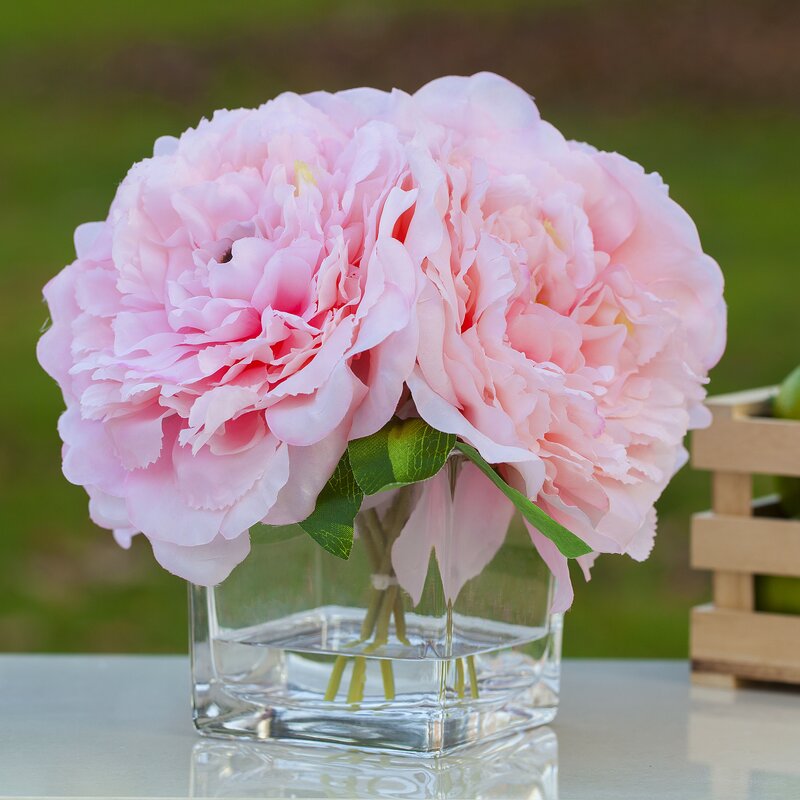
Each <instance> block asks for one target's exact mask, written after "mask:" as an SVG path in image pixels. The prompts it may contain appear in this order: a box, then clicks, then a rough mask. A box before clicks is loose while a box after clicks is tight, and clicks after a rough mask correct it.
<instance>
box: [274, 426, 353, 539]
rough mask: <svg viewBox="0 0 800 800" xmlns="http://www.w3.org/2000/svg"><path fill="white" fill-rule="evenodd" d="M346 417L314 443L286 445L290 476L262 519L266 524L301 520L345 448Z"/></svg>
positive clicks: (315, 501) (280, 523) (314, 504)
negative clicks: (294, 445)
mask: <svg viewBox="0 0 800 800" xmlns="http://www.w3.org/2000/svg"><path fill="white" fill-rule="evenodd" d="M348 428H349V420H345V421H344V422H343V423H342V424H341V425H339V427H338V428H337V429H336V430H335V431H333V432H332V433H330V434H329V435H328V436H326V437H325V438H324V439H322V440H321V441H320V442H317V443H316V444H312V445H310V446H308V447H291V446H290V447H289V448H288V453H289V474H290V478H289V480H288V481H287V483H286V485H285V486H284V487H283V488H282V489H281V491H280V493H279V494H278V499H277V500H276V502H275V505H274V506H273V507H272V508H271V509H270V511H269V514H267V516H266V518H265V519H264V520H263V521H264V523H265V524H266V525H292V524H294V523H296V522H300V521H301V520H304V519H305V518H306V517H307V516H308V515H309V514H310V513H311V512H312V511H313V510H314V507H315V506H316V504H317V496H318V495H319V493H320V492H321V491H322V487H323V486H324V485H325V484H326V483H327V482H328V478H330V476H331V475H332V474H333V471H334V469H336V465H337V464H338V463H339V459H340V458H341V457H342V455H343V454H344V451H345V449H346V448H347V431H348Z"/></svg>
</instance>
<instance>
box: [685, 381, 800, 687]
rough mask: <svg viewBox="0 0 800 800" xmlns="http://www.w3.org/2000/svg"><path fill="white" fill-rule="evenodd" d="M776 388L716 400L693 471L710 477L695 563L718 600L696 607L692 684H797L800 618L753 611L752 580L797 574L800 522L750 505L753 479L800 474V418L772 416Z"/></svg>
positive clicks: (769, 501)
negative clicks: (709, 495)
mask: <svg viewBox="0 0 800 800" xmlns="http://www.w3.org/2000/svg"><path fill="white" fill-rule="evenodd" d="M776 393H777V389H776V388H765V389H755V390H752V391H747V392H739V393H737V394H729V395H722V396H720V397H714V398H710V399H709V400H708V402H707V405H708V407H709V408H710V410H711V413H712V415H713V422H712V424H711V426H710V427H709V428H706V429H705V430H701V431H696V432H695V433H694V434H693V438H692V465H693V466H694V467H695V468H697V469H706V470H711V471H712V495H713V500H712V510H711V511H706V512H703V513H702V514H695V515H694V517H693V518H692V537H691V565H692V567H694V568H696V569H707V570H711V571H712V579H713V603H711V604H710V605H704V606H698V607H697V608H694V609H693V610H692V616H691V637H690V654H691V659H692V678H693V680H694V681H695V682H697V683H701V684H704V685H717V686H728V687H734V686H737V685H738V684H739V683H740V682H742V681H744V680H759V681H779V682H783V683H795V684H800V615H792V614H772V613H765V612H762V611H756V610H755V607H754V606H755V602H754V576H755V575H783V576H790V577H796V578H800V521H797V520H790V519H782V518H780V516H778V515H777V513H776V503H775V498H760V499H756V500H754V499H753V475H755V474H765V475H791V476H800V422H795V421H792V420H780V419H773V418H771V417H769V416H767V415H768V414H769V407H770V401H771V399H772V398H773V397H774V396H775V394H776Z"/></svg>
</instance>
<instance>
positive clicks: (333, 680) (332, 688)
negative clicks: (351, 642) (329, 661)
mask: <svg viewBox="0 0 800 800" xmlns="http://www.w3.org/2000/svg"><path fill="white" fill-rule="evenodd" d="M347 662H348V659H347V658H346V657H345V656H336V661H334V662H333V669H332V670H331V677H330V679H329V680H328V688H327V689H326V690H325V700H335V699H336V695H337V693H338V692H339V685H340V684H341V682H342V675H343V674H344V668H345V667H346V666H347Z"/></svg>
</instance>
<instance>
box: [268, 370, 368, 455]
mask: <svg viewBox="0 0 800 800" xmlns="http://www.w3.org/2000/svg"><path fill="white" fill-rule="evenodd" d="M290 380H291V379H290ZM363 393H364V385H363V384H362V383H361V382H360V381H359V380H358V378H356V377H355V375H353V373H352V372H351V371H350V367H348V366H347V364H346V363H344V362H342V363H340V364H339V365H338V366H337V367H336V368H335V369H334V371H333V373H332V374H331V376H330V377H329V378H328V379H327V380H326V381H325V383H324V384H323V385H322V386H320V387H319V388H318V389H317V390H316V391H315V392H314V393H313V394H308V395H298V396H297V397H287V398H285V399H283V400H281V401H280V402H279V403H277V404H276V405H274V406H271V407H270V408H268V409H267V410H266V419H267V424H268V425H269V428H270V430H271V431H272V432H273V433H274V434H275V435H276V436H277V437H278V438H279V439H280V440H281V441H284V442H287V443H288V444H293V445H297V446H299V447H306V446H308V445H311V444H316V443H317V442H319V441H321V440H322V439H324V438H325V437H326V436H328V435H329V434H330V433H331V431H333V430H334V428H336V427H337V426H338V425H339V423H340V422H341V421H342V420H343V419H344V418H345V417H346V416H347V414H348V412H349V411H350V410H351V408H352V406H353V405H354V401H355V400H356V399H357V398H360V396H362V395H363Z"/></svg>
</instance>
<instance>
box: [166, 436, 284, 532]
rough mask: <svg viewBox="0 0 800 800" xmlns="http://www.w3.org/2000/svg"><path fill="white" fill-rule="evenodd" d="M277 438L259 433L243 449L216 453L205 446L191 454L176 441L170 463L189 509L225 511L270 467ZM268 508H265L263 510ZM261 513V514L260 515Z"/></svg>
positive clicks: (187, 448) (276, 446)
mask: <svg viewBox="0 0 800 800" xmlns="http://www.w3.org/2000/svg"><path fill="white" fill-rule="evenodd" d="M278 444H279V443H278V440H277V439H276V438H275V437H274V436H270V435H267V434H266V433H265V432H264V430H263V426H262V432H261V433H260V435H259V436H258V437H257V438H256V440H255V441H254V442H253V443H252V444H251V445H250V446H249V447H247V448H246V449H244V450H238V451H236V452H233V453H226V454H222V455H220V454H216V453H215V452H214V451H213V450H212V449H211V447H209V446H206V447H203V448H201V449H200V450H198V452H197V453H196V454H194V455H193V454H192V451H191V448H189V447H186V446H181V445H180V444H179V443H178V442H177V441H176V442H175V446H174V449H173V451H172V462H173V466H174V469H175V481H176V483H177V486H178V491H179V492H180V495H181V498H182V499H183V501H184V502H185V503H186V504H187V505H188V506H190V507H191V508H197V509H208V510H220V509H221V510H225V509H227V508H229V507H230V506H232V505H233V504H234V503H235V502H237V501H238V500H239V499H240V498H241V497H243V496H244V495H245V494H246V493H247V492H248V491H249V490H250V489H252V488H253V486H255V484H256V481H258V480H259V479H260V478H261V477H262V476H263V475H264V473H265V472H266V471H267V469H268V468H269V465H270V462H271V460H272V458H273V457H274V456H275V451H276V450H277V448H278ZM267 510H268V509H264V513H266V512H267ZM262 516H263V515H262Z"/></svg>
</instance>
